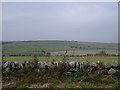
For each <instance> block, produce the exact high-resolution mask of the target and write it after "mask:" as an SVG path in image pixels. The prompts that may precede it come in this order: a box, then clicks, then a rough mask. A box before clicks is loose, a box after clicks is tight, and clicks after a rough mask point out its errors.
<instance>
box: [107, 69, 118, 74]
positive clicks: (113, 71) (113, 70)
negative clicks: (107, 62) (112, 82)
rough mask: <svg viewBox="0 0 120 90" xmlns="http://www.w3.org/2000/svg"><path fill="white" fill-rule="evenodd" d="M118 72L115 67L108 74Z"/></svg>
mask: <svg viewBox="0 0 120 90" xmlns="http://www.w3.org/2000/svg"><path fill="white" fill-rule="evenodd" d="M117 72H118V70H115V69H113V68H111V69H110V70H109V71H108V74H111V75H113V74H116V73H117Z"/></svg>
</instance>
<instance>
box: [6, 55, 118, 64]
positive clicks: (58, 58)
mask: <svg viewBox="0 0 120 90" xmlns="http://www.w3.org/2000/svg"><path fill="white" fill-rule="evenodd" d="M37 58H38V61H63V57H62V56H51V57H37ZM4 60H5V61H20V62H24V61H33V57H32V56H31V57H4ZM112 60H116V61H118V57H117V56H85V57H66V59H65V61H67V62H69V61H79V62H83V61H84V62H97V61H102V62H104V63H106V64H110V63H111V61H112Z"/></svg>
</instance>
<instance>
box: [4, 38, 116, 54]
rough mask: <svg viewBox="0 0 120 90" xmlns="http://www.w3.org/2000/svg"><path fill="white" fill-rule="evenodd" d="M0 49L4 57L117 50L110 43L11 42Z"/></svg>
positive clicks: (114, 45) (5, 43)
mask: <svg viewBox="0 0 120 90" xmlns="http://www.w3.org/2000/svg"><path fill="white" fill-rule="evenodd" d="M2 45H3V46H2V49H3V54H4V55H11V54H16V55H31V54H32V55H33V54H38V55H39V54H41V51H42V50H45V51H46V52H58V51H65V50H68V51H74V50H78V51H79V50H80V51H85V50H87V51H89V50H90V51H91V52H94V51H96V50H105V51H106V50H107V51H110V52H112V53H114V52H116V51H117V50H118V45H117V44H112V43H92V42H78V41H57V40H56V41H55V40H48V41H47V40H46V41H13V42H12V41H11V42H2Z"/></svg>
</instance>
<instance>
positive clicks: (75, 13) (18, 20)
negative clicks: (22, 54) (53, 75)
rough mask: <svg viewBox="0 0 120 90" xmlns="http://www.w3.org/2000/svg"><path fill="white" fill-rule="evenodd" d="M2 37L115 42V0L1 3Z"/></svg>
mask: <svg viewBox="0 0 120 90" xmlns="http://www.w3.org/2000/svg"><path fill="white" fill-rule="evenodd" d="M2 40H3V41H28V40H70V41H71V40H75V41H85V42H105V43H117V42H118V3H117V2H56V3H55V2H36V3H34V2H21V3H20V2H19V3H15V2H9V3H2Z"/></svg>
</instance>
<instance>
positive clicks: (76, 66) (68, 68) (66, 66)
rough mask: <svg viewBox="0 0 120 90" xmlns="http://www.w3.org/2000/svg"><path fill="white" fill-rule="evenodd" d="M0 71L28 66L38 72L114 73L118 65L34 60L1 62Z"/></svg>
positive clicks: (119, 66)
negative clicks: (52, 70)
mask: <svg viewBox="0 0 120 90" xmlns="http://www.w3.org/2000/svg"><path fill="white" fill-rule="evenodd" d="M1 67H2V72H3V73H5V72H15V71H17V70H20V69H22V68H25V67H28V68H31V69H34V70H37V71H38V72H39V71H40V70H42V71H44V70H50V69H54V70H55V71H56V70H59V71H60V70H62V71H64V72H66V73H72V72H75V71H78V70H80V71H86V72H89V73H92V72H94V71H98V74H116V73H118V72H119V70H120V65H119V64H117V63H111V64H110V65H106V64H104V63H103V62H100V61H98V62H91V63H90V62H75V61H72V62H61V61H60V62H38V63H37V64H35V63H34V62H16V61H15V62H9V61H7V62H2V66H1Z"/></svg>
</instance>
